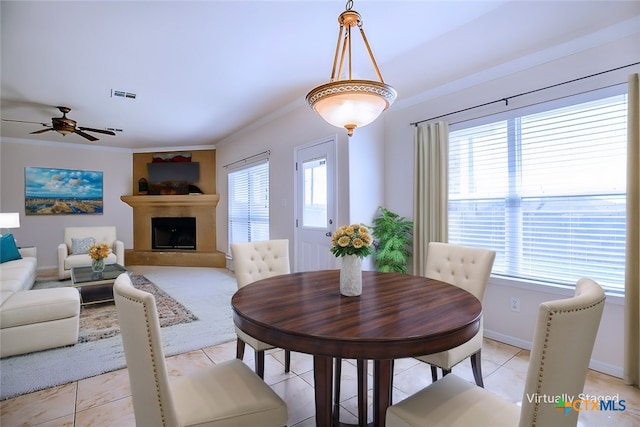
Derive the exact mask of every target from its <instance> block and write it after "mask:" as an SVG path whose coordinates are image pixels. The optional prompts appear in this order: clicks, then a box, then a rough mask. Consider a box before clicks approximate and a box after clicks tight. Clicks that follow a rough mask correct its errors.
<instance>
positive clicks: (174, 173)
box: [147, 162, 200, 184]
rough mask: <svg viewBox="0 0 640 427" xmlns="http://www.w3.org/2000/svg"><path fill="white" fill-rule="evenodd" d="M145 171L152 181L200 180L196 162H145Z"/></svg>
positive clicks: (189, 181) (198, 164)
mask: <svg viewBox="0 0 640 427" xmlns="http://www.w3.org/2000/svg"><path fill="white" fill-rule="evenodd" d="M147 172H148V174H149V182H152V183H160V182H171V181H182V182H188V183H189V184H193V183H195V182H198V181H200V163H198V162H161V163H147Z"/></svg>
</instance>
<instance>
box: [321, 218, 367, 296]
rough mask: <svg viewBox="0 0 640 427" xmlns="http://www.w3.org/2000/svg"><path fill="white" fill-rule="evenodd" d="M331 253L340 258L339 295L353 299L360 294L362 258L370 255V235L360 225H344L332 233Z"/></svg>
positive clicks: (365, 228)
mask: <svg viewBox="0 0 640 427" xmlns="http://www.w3.org/2000/svg"><path fill="white" fill-rule="evenodd" d="M332 244H333V246H332V247H331V249H330V250H331V253H332V254H333V255H335V256H336V257H341V258H342V266H341V268H340V293H341V294H342V295H344V296H348V297H355V296H359V295H361V294H362V258H364V257H366V256H368V255H370V254H371V235H370V234H369V229H368V228H367V227H365V226H364V225H362V224H351V225H344V226H342V227H340V228H338V230H337V231H336V232H335V233H333V237H332Z"/></svg>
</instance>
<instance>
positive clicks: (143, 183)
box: [138, 178, 149, 194]
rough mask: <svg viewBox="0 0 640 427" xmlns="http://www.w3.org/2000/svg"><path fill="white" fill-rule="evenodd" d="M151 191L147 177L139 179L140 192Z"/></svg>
mask: <svg viewBox="0 0 640 427" xmlns="http://www.w3.org/2000/svg"><path fill="white" fill-rule="evenodd" d="M148 192H149V182H148V181H147V180H146V178H140V179H139V180H138V194H147V193H148Z"/></svg>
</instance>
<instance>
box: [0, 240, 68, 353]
mask: <svg viewBox="0 0 640 427" xmlns="http://www.w3.org/2000/svg"><path fill="white" fill-rule="evenodd" d="M19 251H20V255H21V256H22V259H17V260H13V261H8V262H3V263H1V264H0V357H7V356H13V355H16V354H24V353H30V352H33V351H39V350H45V349H48V348H54V347H61V346H65V345H70V344H75V343H76V342H78V332H79V326H80V293H79V292H78V290H77V289H75V288H72V287H61V288H52V289H37V290H32V289H31V288H32V287H33V284H34V283H35V280H36V268H37V264H38V260H37V252H36V248H35V247H29V248H21V249H19Z"/></svg>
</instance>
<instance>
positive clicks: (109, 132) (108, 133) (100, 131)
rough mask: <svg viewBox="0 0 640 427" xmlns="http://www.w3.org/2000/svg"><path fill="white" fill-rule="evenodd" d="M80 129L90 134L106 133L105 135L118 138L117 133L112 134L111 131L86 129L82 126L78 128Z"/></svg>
mask: <svg viewBox="0 0 640 427" xmlns="http://www.w3.org/2000/svg"><path fill="white" fill-rule="evenodd" d="M78 129H80V130H86V131H89V132H98V133H104V134H105V135H111V136H116V133H115V132H112V131H110V130H104V129H94V128H85V127H82V126H78Z"/></svg>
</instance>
